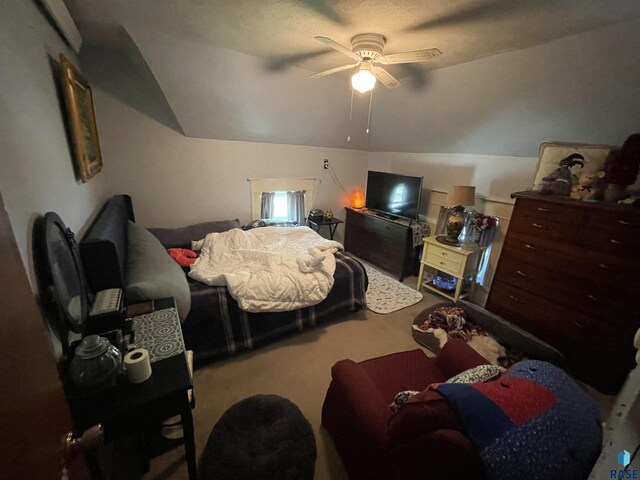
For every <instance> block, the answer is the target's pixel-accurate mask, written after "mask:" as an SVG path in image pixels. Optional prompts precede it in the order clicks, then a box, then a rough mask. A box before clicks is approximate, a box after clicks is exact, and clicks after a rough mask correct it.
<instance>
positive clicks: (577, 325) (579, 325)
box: [573, 322, 584, 328]
mask: <svg viewBox="0 0 640 480" xmlns="http://www.w3.org/2000/svg"><path fill="white" fill-rule="evenodd" d="M573 324H574V325H575V326H576V327H578V328H584V325H582V324H581V323H580V322H573Z"/></svg>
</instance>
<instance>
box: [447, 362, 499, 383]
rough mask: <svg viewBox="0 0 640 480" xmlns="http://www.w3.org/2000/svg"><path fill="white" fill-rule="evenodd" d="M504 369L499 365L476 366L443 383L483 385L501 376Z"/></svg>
mask: <svg viewBox="0 0 640 480" xmlns="http://www.w3.org/2000/svg"><path fill="white" fill-rule="evenodd" d="M505 371H506V368H504V367H501V366H500V365H478V366H477V367H473V368H470V369H469V370H465V371H464V372H461V373H459V374H458V375H454V376H453V377H451V378H450V379H449V380H447V381H446V382H444V383H484V382H488V381H489V380H493V379H494V378H496V377H498V376H500V375H502V374H503V373H504V372H505Z"/></svg>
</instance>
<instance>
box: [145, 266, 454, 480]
mask: <svg viewBox="0 0 640 480" xmlns="http://www.w3.org/2000/svg"><path fill="white" fill-rule="evenodd" d="M416 281H417V278H416V277H409V278H407V279H405V281H404V283H405V284H406V285H408V286H410V287H413V288H415V285H416ZM441 300H442V299H441V298H440V297H438V296H436V295H432V294H430V293H424V298H423V299H422V300H421V301H420V302H419V303H416V304H415V305H412V306H410V307H407V308H404V309H402V310H398V311H396V312H392V313H389V314H387V315H380V314H377V313H374V312H372V311H369V310H363V311H360V312H356V313H353V314H348V315H346V316H343V317H340V318H339V319H338V320H337V321H336V322H334V323H332V324H330V325H326V326H321V327H319V328H316V329H313V330H309V331H306V332H303V333H301V334H298V335H295V336H293V337H289V338H286V339H283V340H280V341H278V342H276V343H274V344H271V345H269V346H266V347H264V348H261V349H258V350H256V351H254V352H250V353H248V354H242V355H238V356H235V357H231V358H229V359H227V360H223V361H219V362H214V363H211V364H209V365H206V366H203V367H201V368H199V369H197V370H196V371H195V373H194V387H195V395H196V408H195V410H194V411H193V415H194V425H195V434H196V451H197V455H198V458H199V457H200V455H201V453H202V451H203V449H204V447H205V445H206V442H207V438H208V437H209V433H210V432H211V430H212V428H213V426H214V425H215V423H216V422H217V421H218V419H219V418H220V417H221V416H222V415H223V414H224V412H225V411H226V410H227V409H228V408H229V407H231V406H232V405H233V404H234V403H236V402H238V401H239V400H242V399H244V398H247V397H250V396H252V395H256V394H275V395H280V396H282V397H286V398H288V399H290V400H291V401H292V402H294V403H295V404H296V405H297V406H298V407H299V408H300V410H301V411H302V413H303V414H304V416H305V417H306V418H307V420H309V422H310V423H311V426H312V427H313V432H314V434H315V436H316V442H317V449H318V452H317V460H316V467H315V479H316V480H323V479H331V480H338V479H340V480H342V479H344V480H346V479H347V476H346V473H345V471H344V468H343V467H342V463H341V461H340V458H339V457H338V455H337V453H336V451H335V449H334V447H333V444H332V442H331V439H330V438H329V436H328V435H327V434H326V432H325V431H324V429H322V428H321V427H320V412H321V408H322V402H323V400H324V396H325V393H326V391H327V388H328V386H329V382H330V380H331V366H332V365H333V364H334V363H335V362H337V361H338V360H341V359H343V358H351V359H353V360H356V361H361V360H365V359H367V358H371V357H376V356H380V355H386V354H388V353H393V352H398V351H402V350H410V349H414V348H421V347H420V346H419V345H418V344H417V343H416V342H415V341H414V340H413V338H412V336H411V324H412V322H413V319H414V317H415V316H416V315H417V314H418V313H420V311H421V310H423V309H425V308H427V307H428V306H429V305H432V304H433V303H436V302H439V301H441ZM425 351H426V352H427V353H428V354H429V355H432V354H431V353H430V352H429V351H428V350H426V349H425ZM183 457H184V450H183V448H182V446H179V447H177V448H175V449H173V450H171V451H169V452H167V453H165V454H163V455H162V456H160V457H157V458H155V459H153V460H152V461H151V466H150V471H149V473H148V474H147V475H145V477H144V478H145V479H155V480H164V479H176V480H177V479H184V478H187V469H186V465H185V463H184V459H183Z"/></svg>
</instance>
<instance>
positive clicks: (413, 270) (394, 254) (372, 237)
mask: <svg viewBox="0 0 640 480" xmlns="http://www.w3.org/2000/svg"><path fill="white" fill-rule="evenodd" d="M346 211H347V219H346V223H345V235H344V248H345V250H346V251H347V252H351V253H353V254H354V255H356V256H358V257H360V258H362V259H363V260H366V261H368V262H370V263H372V264H373V265H375V266H377V267H380V268H382V269H383V270H386V271H387V272H390V273H393V274H394V275H396V276H397V278H398V280H399V281H400V282H401V281H402V279H403V278H404V277H405V276H407V275H416V274H417V271H418V256H419V252H420V247H418V248H414V247H413V230H412V228H411V226H410V225H407V223H406V222H402V221H401V217H397V216H395V215H393V214H388V213H382V214H381V212H377V211H375V212H372V211H362V210H355V209H353V208H348V207H347V208H346ZM394 217H395V218H394Z"/></svg>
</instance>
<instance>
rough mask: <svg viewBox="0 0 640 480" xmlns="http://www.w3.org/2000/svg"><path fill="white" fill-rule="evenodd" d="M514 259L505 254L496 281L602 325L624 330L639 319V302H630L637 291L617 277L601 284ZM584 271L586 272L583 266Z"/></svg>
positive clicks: (633, 286)
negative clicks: (583, 315) (633, 320)
mask: <svg viewBox="0 0 640 480" xmlns="http://www.w3.org/2000/svg"><path fill="white" fill-rule="evenodd" d="M505 253H507V252H503V255H505ZM517 258H518V257H517V255H509V254H508V253H507V254H506V255H505V256H504V257H503V258H502V259H501V261H500V264H499V266H498V271H497V273H496V275H497V278H499V279H500V280H501V281H503V282H505V283H507V284H509V285H511V286H514V287H517V288H519V289H522V290H525V291H527V292H529V293H532V294H534V295H538V296H540V297H542V298H545V299H548V300H550V301H551V302H553V303H558V304H561V305H564V306H565V307H568V308H570V309H575V310H578V311H579V312H582V313H584V314H586V315H588V316H591V317H595V318H598V319H600V321H602V322H606V323H611V324H613V325H619V326H621V327H625V326H628V325H629V324H630V323H634V322H632V320H631V319H634V318H640V302H635V301H633V298H634V295H635V290H636V289H637V287H636V285H635V284H633V283H624V282H623V283H622V284H621V283H620V282H619V280H620V279H619V277H615V276H614V275H610V276H611V277H612V278H613V279H614V280H611V281H610V282H605V281H603V279H602V278H601V277H596V278H595V279H594V280H589V279H585V278H584V277H583V276H581V275H580V274H579V273H576V272H575V271H574V270H572V269H571V268H568V269H566V270H564V271H563V272H562V275H559V274H558V272H557V271H555V272H554V271H551V270H546V269H543V268H540V267H538V266H536V265H531V264H528V263H525V262H521V261H520V260H517ZM578 262H579V260H576V259H571V261H569V262H568V263H572V264H576V263H578ZM584 268H585V270H586V268H587V266H586V262H585V265H584ZM591 268H592V269H593V267H591ZM605 273H606V274H607V275H609V274H610V272H605Z"/></svg>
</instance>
